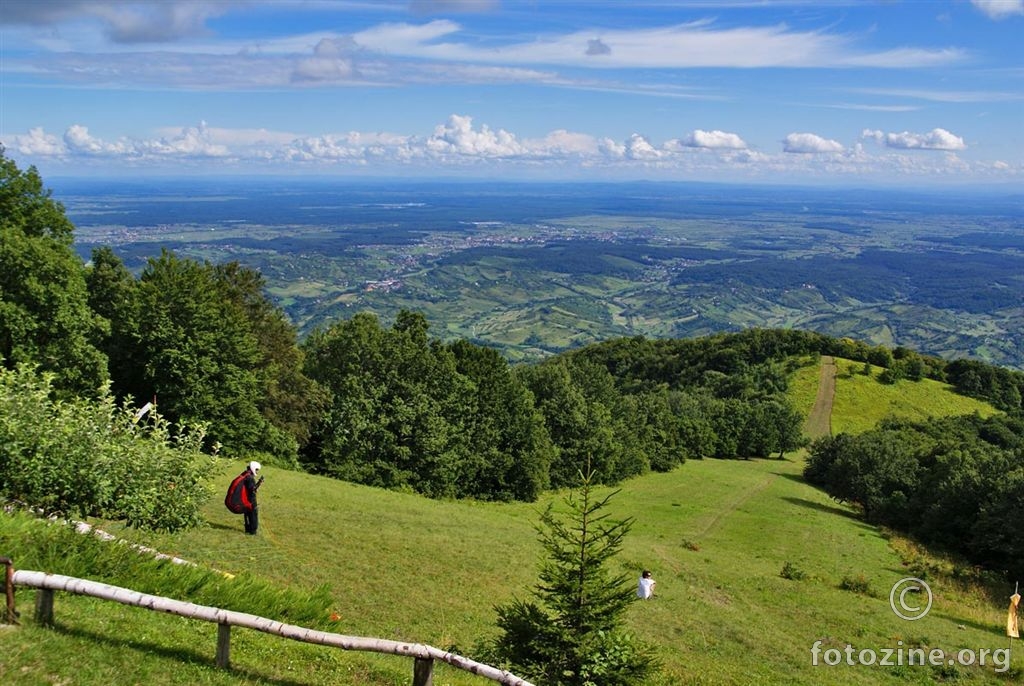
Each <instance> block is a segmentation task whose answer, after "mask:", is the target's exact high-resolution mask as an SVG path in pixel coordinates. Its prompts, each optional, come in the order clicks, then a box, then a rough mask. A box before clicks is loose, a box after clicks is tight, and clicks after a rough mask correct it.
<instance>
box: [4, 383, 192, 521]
mask: <svg viewBox="0 0 1024 686" xmlns="http://www.w3.org/2000/svg"><path fill="white" fill-rule="evenodd" d="M52 378H53V377H52V376H51V375H43V376H39V375H37V374H36V373H35V371H34V370H33V369H32V368H30V367H27V366H21V367H19V368H17V369H15V370H6V369H2V368H0V496H4V497H6V498H7V499H9V500H13V501H17V502H20V503H22V504H24V505H26V506H28V507H31V508H36V509H39V510H42V512H44V513H45V514H47V515H59V516H78V517H90V516H96V517H105V518H108V519H118V520H124V521H126V522H127V523H128V524H129V525H130V526H134V527H140V528H148V529H154V530H164V531H177V530H179V529H184V528H188V527H191V526H195V525H197V524H199V523H200V522H201V521H202V520H201V517H200V508H201V506H202V505H203V503H204V502H205V501H206V500H207V499H208V498H209V497H210V493H209V491H208V489H207V486H206V485H205V478H206V476H207V475H208V474H209V472H210V469H211V467H212V458H210V457H208V456H203V455H201V453H200V452H199V447H200V445H201V443H202V440H203V431H202V429H201V428H199V429H195V430H186V429H182V430H179V431H178V432H172V430H171V427H170V425H169V424H168V423H167V422H166V421H165V420H163V419H162V418H161V417H160V416H159V415H156V414H155V413H154V414H151V415H150V416H149V417H147V418H146V419H145V421H144V422H143V421H137V420H136V418H135V413H134V412H133V411H132V409H131V408H129V407H127V406H124V407H118V406H117V405H116V404H115V402H114V399H113V397H112V396H111V395H110V394H109V393H108V392H103V393H102V394H101V396H100V397H99V398H98V399H97V400H87V399H81V398H73V399H69V400H63V401H56V400H53V399H52V390H53V388H52Z"/></svg>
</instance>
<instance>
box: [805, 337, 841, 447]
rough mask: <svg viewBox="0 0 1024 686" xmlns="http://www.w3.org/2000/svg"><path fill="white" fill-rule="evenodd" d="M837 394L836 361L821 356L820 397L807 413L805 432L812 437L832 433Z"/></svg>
mask: <svg viewBox="0 0 1024 686" xmlns="http://www.w3.org/2000/svg"><path fill="white" fill-rule="evenodd" d="M835 394H836V361H835V359H834V358H832V357H829V356H827V355H825V356H822V358H821V376H820V377H819V379H818V397H817V398H815V399H814V407H812V408H811V412H810V414H809V415H807V421H806V422H805V423H804V432H805V433H806V434H807V435H808V436H810V437H811V439H815V438H821V437H822V436H831V435H832V400H833V398H835Z"/></svg>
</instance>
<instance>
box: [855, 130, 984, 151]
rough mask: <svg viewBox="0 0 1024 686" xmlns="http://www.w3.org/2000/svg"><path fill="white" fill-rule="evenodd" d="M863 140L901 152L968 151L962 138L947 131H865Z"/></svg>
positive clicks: (862, 135) (862, 136)
mask: <svg viewBox="0 0 1024 686" xmlns="http://www.w3.org/2000/svg"><path fill="white" fill-rule="evenodd" d="M861 138H870V139H873V140H875V141H876V142H878V143H880V144H882V145H885V146H886V147H887V148H896V149H899V150H966V149H967V144H966V143H964V139H963V138H961V137H960V136H956V135H954V134H952V133H950V132H949V131H947V130H946V129H932V130H931V131H929V132H928V133H910V132H909V131H903V132H902V133H883V132H881V131H872V130H870V129H865V130H864V132H863V133H862V134H861Z"/></svg>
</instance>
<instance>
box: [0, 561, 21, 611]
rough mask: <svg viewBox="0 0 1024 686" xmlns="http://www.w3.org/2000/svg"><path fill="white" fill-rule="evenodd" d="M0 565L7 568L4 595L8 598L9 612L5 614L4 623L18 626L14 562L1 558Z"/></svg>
mask: <svg viewBox="0 0 1024 686" xmlns="http://www.w3.org/2000/svg"><path fill="white" fill-rule="evenodd" d="M0 564H2V565H3V566H4V567H5V568H6V572H5V573H4V595H6V596H7V612H5V613H4V623H5V624H17V623H18V613H17V612H16V611H15V610H14V562H12V561H11V558H9V557H0Z"/></svg>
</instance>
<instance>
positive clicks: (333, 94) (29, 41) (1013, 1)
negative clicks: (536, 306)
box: [0, 0, 1024, 188]
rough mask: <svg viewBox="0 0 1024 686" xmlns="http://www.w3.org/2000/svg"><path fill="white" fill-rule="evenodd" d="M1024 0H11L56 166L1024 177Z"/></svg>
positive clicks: (13, 122) (851, 179) (22, 76)
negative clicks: (602, 0) (716, 0)
mask: <svg viewBox="0 0 1024 686" xmlns="http://www.w3.org/2000/svg"><path fill="white" fill-rule="evenodd" d="M1022 46H1024V0H950V1H948V2H940V1H927V0H916V1H904V2H899V1H893V0H887V1H884V2H872V1H871V0H850V1H839V0H837V1H833V2H829V1H824V2H821V1H819V2H806V1H802V0H779V1H777V2H775V1H771V0H762V1H749V2H744V1H739V0H737V1H730V0H720V1H718V2H714V1H710V0H707V1H702V0H694V1H691V2H687V1H676V2H672V1H668V0H665V1H659V0H647V1H645V0H637V1H634V2H620V1H608V2H601V1H597V0H595V1H592V2H556V1H547V2H546V1H543V0H533V1H525V0H524V1H513V0H435V1H430V0H412V1H408V0H404V1H402V2H388V1H379V2H369V1H355V0H352V1H349V0H247V1H241V0H239V1H235V0H215V1H211V0H204V1H201V2H195V1H193V0H153V1H148V2H134V1H132V0H118V1H112V0H93V1H86V0H5V1H4V9H3V11H2V12H0V79H2V81H0V142H2V143H3V145H4V146H5V147H6V150H7V155H8V156H10V157H12V158H13V159H15V160H16V161H17V162H18V163H19V164H20V165H22V166H27V165H29V164H34V165H36V166H37V167H38V169H39V170H40V172H41V173H42V174H43V175H44V177H45V176H47V175H60V176H86V175H87V176H93V175H111V176H142V175H167V174H201V175H207V174H223V175H240V174H275V175H280V174H288V175H293V174H294V175H300V174H307V175H318V176H323V175H338V176H359V177H374V176H380V177H395V176H405V177H410V178H445V177H468V178H478V179H490V178H494V179H501V178H506V179H517V180H519V179H538V180H554V179H566V180H568V179H581V180H582V179H595V180H619V179H621V180H632V179H653V180H698V181H700V180H703V181H725V182H743V183H746V182H761V183H779V182H782V183H813V184H834V185H858V186H861V185H885V186H892V185H907V186H915V187H920V186H932V185H935V186H945V185H950V184H971V185H975V186H979V187H1000V188H1003V187H1007V186H1009V187H1011V188H1012V187H1013V185H1014V184H1016V185H1017V187H1021V186H1022V185H1024V183H1022V182H1024V47H1022Z"/></svg>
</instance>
